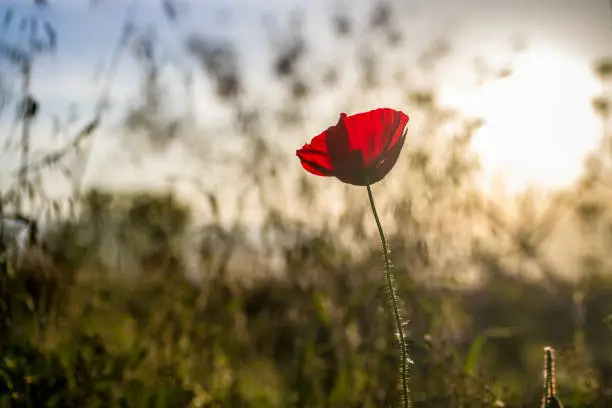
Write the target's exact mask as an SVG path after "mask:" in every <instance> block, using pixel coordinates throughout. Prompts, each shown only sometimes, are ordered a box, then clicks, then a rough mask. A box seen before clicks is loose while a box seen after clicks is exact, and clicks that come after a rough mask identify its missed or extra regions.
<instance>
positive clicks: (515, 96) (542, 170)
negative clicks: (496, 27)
mask: <svg viewBox="0 0 612 408" xmlns="http://www.w3.org/2000/svg"><path fill="white" fill-rule="evenodd" d="M598 90H600V84H599V83H598V81H597V79H596V78H595V77H594V76H593V75H592V73H591V68H590V65H589V64H588V62H583V61H580V60H576V59H574V58H571V57H570V56H568V55H564V54H561V53H558V52H550V51H547V52H544V51H541V50H537V51H536V50H532V51H530V52H528V53H525V54H523V55H521V56H520V57H519V59H518V60H517V61H516V64H515V69H514V71H513V74H512V75H511V76H509V77H507V78H505V79H502V80H499V81H495V82H493V83H490V84H485V85H483V86H482V87H480V88H478V89H476V90H471V91H469V92H466V91H461V92H458V91H451V92H448V93H445V95H443V96H444V99H445V102H448V103H450V104H452V105H455V106H457V107H459V108H460V109H462V110H464V111H465V112H467V113H468V114H471V115H476V116H478V117H480V118H482V119H483V120H484V126H483V128H482V129H481V130H480V131H479V132H478V134H477V135H476V137H475V139H474V143H473V146H474V148H475V149H476V151H477V152H478V153H479V154H480V157H481V163H482V166H483V180H482V182H483V185H482V186H483V188H484V189H485V190H488V189H489V188H490V187H491V183H492V181H493V180H500V179H502V180H503V181H504V184H505V187H506V192H507V193H516V192H518V191H521V190H523V189H525V188H526V187H528V186H537V187H541V188H545V189H551V188H556V187H562V186H565V185H568V184H570V183H571V182H572V181H573V180H575V179H576V178H577V177H578V175H579V174H580V171H581V169H582V162H583V159H584V157H585V155H586V154H587V153H588V152H589V151H591V150H592V149H593V148H595V147H596V145H597V143H598V140H599V138H600V132H601V124H600V123H599V121H598V119H597V117H596V116H595V114H594V112H593V110H592V108H591V103H590V101H591V99H592V97H593V96H595V94H596V93H597V92H598Z"/></svg>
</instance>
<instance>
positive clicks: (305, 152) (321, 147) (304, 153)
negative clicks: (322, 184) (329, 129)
mask: <svg viewBox="0 0 612 408" xmlns="http://www.w3.org/2000/svg"><path fill="white" fill-rule="evenodd" d="M326 140H327V133H326V132H323V133H321V134H320V135H318V136H315V137H314V138H313V139H312V140H311V141H310V143H309V144H305V145H304V146H303V147H302V148H301V149H299V150H298V151H297V152H296V154H297V157H298V158H299V159H300V162H301V163H302V167H303V168H304V169H305V170H306V171H308V172H309V173H312V174H315V175H317V176H333V175H334V172H333V167H332V164H331V160H330V158H329V154H328V152H327V142H326Z"/></svg>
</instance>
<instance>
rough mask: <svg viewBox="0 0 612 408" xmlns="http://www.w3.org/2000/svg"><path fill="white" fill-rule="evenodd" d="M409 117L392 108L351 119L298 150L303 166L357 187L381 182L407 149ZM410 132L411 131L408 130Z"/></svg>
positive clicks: (338, 124)
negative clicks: (405, 148)
mask: <svg viewBox="0 0 612 408" xmlns="http://www.w3.org/2000/svg"><path fill="white" fill-rule="evenodd" d="M408 119H409V118H408V115H406V114H405V113H403V112H400V111H396V110H393V109H388V108H381V109H376V110H372V111H369V112H363V113H358V114H356V115H351V116H347V115H346V113H342V114H340V119H339V120H338V123H337V124H336V125H335V126H331V127H329V128H328V129H327V130H326V131H324V132H323V133H321V134H320V135H318V136H316V137H315V138H314V139H312V141H311V142H310V144H305V145H304V146H303V147H302V148H301V149H299V150H298V151H297V156H298V158H299V159H300V161H301V162H302V167H304V169H306V170H307V171H308V172H310V173H312V174H316V175H317V176H326V177H331V176H333V177H337V178H338V179H340V180H341V181H343V182H345V183H348V184H353V185H356V186H366V185H368V184H374V183H376V182H377V181H380V180H382V179H383V177H385V176H386V175H387V173H389V171H391V169H392V168H393V166H394V165H395V162H396V161H397V158H398V156H399V154H400V151H401V150H402V147H403V146H404V139H405V138H406V131H405V129H406V125H407V124H408ZM406 130H407V129H406Z"/></svg>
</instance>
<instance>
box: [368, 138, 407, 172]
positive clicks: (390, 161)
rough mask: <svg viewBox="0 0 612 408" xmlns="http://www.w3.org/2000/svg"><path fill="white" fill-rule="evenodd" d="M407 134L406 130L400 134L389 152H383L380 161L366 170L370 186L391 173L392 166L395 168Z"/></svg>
mask: <svg viewBox="0 0 612 408" xmlns="http://www.w3.org/2000/svg"><path fill="white" fill-rule="evenodd" d="M407 132H408V129H406V131H404V132H402V133H401V137H400V139H399V140H398V141H396V142H395V143H394V144H393V145H391V146H390V147H389V150H387V151H386V152H385V154H384V155H383V157H382V159H381V160H380V161H379V162H378V163H376V165H375V166H373V167H372V168H371V169H369V170H368V174H369V177H370V178H371V180H370V184H374V183H376V182H377V181H380V180H382V179H383V177H385V176H386V175H387V174H388V173H389V172H390V171H391V169H392V168H393V166H395V163H396V162H397V159H398V158H399V155H400V152H401V151H402V147H403V146H404V141H405V140H406V133H407Z"/></svg>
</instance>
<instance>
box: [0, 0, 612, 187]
mask: <svg viewBox="0 0 612 408" xmlns="http://www.w3.org/2000/svg"><path fill="white" fill-rule="evenodd" d="M98 3H99V4H98V5H96V6H91V5H90V3H89V2H87V1H84V0H79V1H76V0H72V1H71V0H62V1H49V6H48V7H44V8H40V9H37V8H36V7H35V6H34V5H33V2H31V1H5V2H2V3H0V12H2V11H3V9H5V8H6V7H7V6H9V5H15V4H18V7H17V8H16V11H17V12H24V13H25V12H36V13H39V14H40V15H41V16H42V17H43V18H46V19H48V20H49V21H51V22H53V24H54V25H55V26H56V28H57V31H58V38H59V48H58V51H57V53H56V55H53V56H45V57H41V58H40V59H39V60H37V61H36V64H35V71H34V78H33V82H32V89H33V93H34V95H35V96H36V97H37V98H38V99H39V100H40V103H41V107H42V111H41V115H40V118H38V119H37V121H36V123H35V124H34V130H33V134H34V135H35V137H36V138H37V139H38V140H35V141H34V144H35V145H37V146H38V147H39V148H43V147H44V148H50V147H53V146H55V145H56V144H58V143H60V142H58V141H57V140H55V141H54V140H53V139H52V138H50V137H48V135H49V134H50V133H51V124H52V121H51V117H52V115H59V116H60V117H64V118H65V117H66V116H67V113H68V112H69V109H70V106H72V105H78V113H79V115H80V117H81V118H83V120H85V119H86V118H89V117H91V112H92V111H93V109H94V106H95V103H96V100H97V98H98V96H99V92H100V89H101V83H102V82H103V81H101V80H100V79H99V78H98V79H94V74H95V72H96V70H99V68H100V64H101V63H104V62H108V59H109V57H110V55H111V54H112V52H113V49H114V47H115V45H116V43H117V39H118V38H119V36H120V33H121V25H122V24H123V22H124V19H125V17H126V15H132V16H133V18H134V20H135V21H136V22H137V24H139V25H141V26H145V25H147V24H149V23H150V24H156V25H157V26H158V30H159V34H158V38H159V39H160V40H161V43H162V44H163V47H164V50H165V51H164V55H163V58H165V59H168V60H171V61H178V62H179V63H180V64H184V65H185V66H188V65H189V62H188V61H187V57H186V56H185V53H184V51H183V48H182V46H181V45H180V39H181V38H183V37H184V35H185V34H187V33H190V32H202V33H208V34H210V35H226V36H229V37H230V38H232V39H234V40H235V41H236V45H237V46H238V48H239V51H240V54H241V56H242V57H243V58H244V64H243V67H247V68H248V69H246V70H245V74H246V76H247V80H248V81H249V84H250V85H252V91H253V93H254V94H255V95H258V94H259V95H264V94H265V95H266V97H270V98H274V95H273V92H274V89H273V88H271V87H269V86H268V85H267V84H268V82H267V81H272V79H271V74H270V73H269V72H268V71H269V67H268V66H267V65H266V64H268V63H269V55H270V51H269V44H268V40H267V36H266V32H265V30H264V29H263V28H262V19H263V18H264V16H266V15H269V14H271V13H272V14H275V13H276V14H277V15H279V16H283V15H286V14H287V13H290V12H291V11H292V10H293V9H295V8H296V6H297V7H298V8H300V9H301V10H302V11H304V12H305V14H306V25H305V27H304V30H305V32H306V34H307V36H308V38H309V39H310V41H311V42H312V44H313V47H312V48H313V52H315V53H317V54H314V55H315V57H316V58H322V59H324V58H325V57H326V56H328V55H333V54H334V53H337V52H342V50H340V51H338V50H336V49H333V48H330V46H328V45H327V41H326V39H327V38H329V36H330V35H332V34H331V30H330V28H329V25H330V23H329V14H330V13H329V8H330V7H331V8H332V10H338V9H341V8H343V7H344V8H345V7H350V8H351V11H352V13H353V14H354V15H355V16H357V18H363V16H364V15H365V13H367V12H368V11H369V10H370V9H371V5H372V3H371V2H369V1H344V2H338V1H335V2H334V1H323V0H316V1H315V0H312V1H308V2H300V1H289V0H283V1H280V0H274V1H268V0H243V1H238V0H235V1H229V0H224V1H220V0H219V1H195V0H194V1H183V2H179V4H180V5H181V7H180V9H179V11H182V13H183V14H182V15H181V20H180V24H179V25H178V26H177V27H172V26H171V25H169V24H168V22H167V20H165V19H164V18H163V11H162V10H161V7H160V2H158V1H153V0H148V1H144V0H141V1H127V0H106V1H99V2H98ZM400 3H401V4H402V6H401V7H400V9H401V16H402V18H404V19H405V22H404V24H403V26H404V27H405V28H406V41H404V45H403V47H404V48H405V49H402V53H401V58H404V59H405V60H406V61H410V59H411V58H416V57H417V55H419V53H421V52H422V51H423V50H424V49H425V48H426V47H427V46H428V44H430V43H431V42H432V41H434V40H436V39H439V38H444V39H446V40H448V41H449V42H450V44H451V46H452V55H451V56H450V57H449V59H448V60H447V62H445V64H444V65H443V66H442V67H439V68H437V72H436V73H435V75H434V76H435V78H436V81H437V83H436V86H437V90H438V95H439V100H440V102H441V103H443V104H446V105H449V106H452V107H456V108H459V109H460V110H462V111H464V112H465V113H466V114H468V115H471V116H476V117H480V118H482V119H483V121H484V126H483V127H482V129H481V130H480V131H479V133H478V134H477V136H476V138H475V140H474V142H473V147H474V149H476V151H477V152H478V153H479V155H480V157H481V162H482V167H483V171H482V176H481V180H480V183H481V185H482V187H483V189H485V190H487V191H489V190H491V189H492V188H493V187H492V185H495V186H497V187H495V188H493V190H495V189H500V188H501V187H499V185H501V184H505V186H506V187H505V189H506V191H507V193H510V194H513V193H516V192H520V191H521V190H524V189H525V188H526V187H528V186H530V185H534V186H537V187H540V188H544V189H554V188H557V187H563V186H566V185H568V184H570V183H571V182H572V181H573V180H574V179H575V178H576V177H577V176H578V175H579V173H580V171H581V168H582V163H583V159H584V157H585V155H586V154H587V153H588V152H589V151H591V150H592V149H594V148H595V147H596V146H597V144H598V142H599V138H600V136H601V125H600V122H599V120H598V118H597V117H596V115H595V114H594V112H593V110H592V108H591V103H590V101H591V99H592V98H593V97H594V96H596V95H597V93H598V92H599V91H600V84H599V82H598V80H597V78H596V77H595V76H594V74H593V62H594V60H595V59H596V58H598V57H602V56H605V55H606V54H607V53H612V35H611V34H612V32H611V29H612V16H611V15H610V9H609V4H608V1H606V0H588V1H586V0H575V1H567V0H555V1H550V0H541V1H527V0H508V1H502V0H497V1H485V0H469V1H467V0H466V1H458V0H454V1H453V0H444V1H443V0H422V1H417V0H408V1H404V2H400ZM330 5H331V6H330ZM359 16H361V17H359ZM6 35H9V34H6ZM478 57H482V58H485V59H486V61H487V64H492V66H493V68H494V69H505V68H508V69H510V70H511V75H509V76H507V77H506V78H503V79H496V80H491V81H485V82H484V84H482V85H479V84H478V83H477V82H476V80H475V78H474V67H475V61H476V59H477V58H478ZM139 75H140V72H139V71H138V70H137V69H136V67H135V65H134V63H133V62H132V61H131V60H130V58H128V57H126V58H123V59H122V60H121V62H120V69H119V70H118V72H117V74H116V75H115V77H114V78H112V80H111V83H112V86H111V87H110V102H111V104H112V110H111V112H110V114H109V116H108V117H107V118H109V119H108V120H107V121H105V122H104V126H103V128H102V129H101V130H100V132H99V134H98V135H97V136H96V139H95V146H94V147H93V153H92V156H91V162H90V163H89V165H88V167H87V169H86V174H85V181H86V183H87V184H89V185H110V186H114V187H118V188H127V187H134V186H143V187H147V186H148V187H156V188H158V187H163V186H165V185H166V182H167V178H168V177H171V176H172V175H175V174H193V175H194V176H198V174H199V173H197V172H198V169H199V167H198V161H197V158H194V157H193V156H192V155H191V154H190V153H191V152H190V149H189V147H186V146H174V147H172V148H171V149H169V150H168V151H166V152H164V154H162V155H159V154H157V155H152V156H150V157H145V156H146V155H145V156H143V157H142V158H141V160H140V161H138V163H137V164H136V165H135V164H133V163H132V162H131V161H130V160H131V155H130V154H128V153H126V151H127V150H129V149H126V147H125V144H122V143H120V142H119V138H117V133H118V132H125V130H122V129H120V128H119V126H117V125H116V123H114V122H113V121H115V122H116V119H117V118H118V117H119V116H118V115H119V114H121V113H122V108H124V107H125V106H127V105H129V104H132V103H134V100H135V98H136V97H137V96H138V89H139V86H140V77H139ZM164 75H167V76H169V77H171V76H172V75H173V72H172V69H170V70H167V71H165V72H164ZM14 78H15V79H16V78H18V77H17V76H15V77H14ZM175 82H176V83H180V80H177V81H175ZM12 88H14V89H13V91H14V92H18V90H19V88H18V84H17V83H16V82H15V86H13V87H12ZM210 92H211V90H210V88H209V87H207V85H206V84H205V83H203V82H202V80H199V82H198V80H196V81H195V82H194V84H193V89H192V90H191V92H190V95H189V98H191V99H190V101H191V104H192V106H193V109H194V111H193V112H194V115H195V123H196V124H198V125H200V126H209V125H210V124H213V125H212V127H214V126H215V125H214V123H215V122H216V121H219V120H222V119H223V111H222V110H221V109H219V108H218V107H217V106H216V105H215V102H214V100H213V98H212V97H210V95H209V94H210ZM342 95H343V94H342V93H341V92H340V90H339V91H338V93H337V94H334V95H332V97H330V98H329V99H325V100H321V104H320V106H319V109H313V112H312V120H311V121H309V122H308V124H307V126H306V127H305V129H303V130H302V132H300V133H296V134H295V135H290V136H286V135H285V136H284V137H283V140H282V145H283V147H286V154H287V156H288V157H289V156H293V155H294V152H295V148H296V147H299V145H300V144H301V143H303V142H304V141H305V139H307V138H308V137H310V136H314V134H316V133H318V132H319V131H320V130H322V129H324V128H325V127H326V126H328V125H329V124H331V123H330V121H335V120H336V119H337V115H338V113H339V112H337V111H336V110H338V109H341V106H345V105H343V102H342V101H341V99H342V98H343V96H342ZM172 97H176V98H181V97H184V94H181V93H180V92H178V94H177V95H174V96H172V95H171V96H169V98H172ZM357 105H359V104H358V103H357ZM381 105H385V93H384V90H383V92H381ZM392 107H394V108H398V109H402V108H403V107H402V106H392ZM364 108H365V107H364ZM11 112H12V111H11V110H9V111H8V113H5V114H4V115H3V117H2V118H1V124H0V126H1V129H2V135H3V136H0V137H6V135H7V134H9V135H10V134H14V132H18V129H15V124H14V120H13V115H12V113H11ZM347 113H354V112H347ZM407 113H408V114H410V113H411V112H407ZM74 129H76V127H75V128H74ZM211 132H213V131H211ZM211 132H209V133H211ZM213 133H214V132H213ZM208 137H210V135H209V136H208ZM218 137H219V143H220V144H222V143H224V138H223V137H221V136H218ZM130 149H132V150H136V151H138V150H139V149H141V148H140V147H138V141H137V140H136V141H135V142H134V145H131V147H130ZM15 157H16V156H11V154H7V153H5V154H3V156H2V159H0V171H1V172H2V173H0V174H1V175H2V177H1V178H0V183H3V184H6V183H7V179H8V177H7V175H8V174H10V169H11V168H12V167H13V165H14V164H15V160H14V158H15ZM543 158H544V159H543ZM295 166H299V164H298V161H297V159H296V160H295ZM210 177H214V175H210ZM500 182H503V183H500ZM65 188H66V186H65V185H62V184H61V183H58V184H57V185H54V184H53V183H51V185H49V190H50V191H51V192H52V193H53V191H55V192H56V193H57V194H62V193H65V191H64V190H65ZM502 190H503V188H502Z"/></svg>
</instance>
